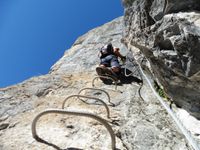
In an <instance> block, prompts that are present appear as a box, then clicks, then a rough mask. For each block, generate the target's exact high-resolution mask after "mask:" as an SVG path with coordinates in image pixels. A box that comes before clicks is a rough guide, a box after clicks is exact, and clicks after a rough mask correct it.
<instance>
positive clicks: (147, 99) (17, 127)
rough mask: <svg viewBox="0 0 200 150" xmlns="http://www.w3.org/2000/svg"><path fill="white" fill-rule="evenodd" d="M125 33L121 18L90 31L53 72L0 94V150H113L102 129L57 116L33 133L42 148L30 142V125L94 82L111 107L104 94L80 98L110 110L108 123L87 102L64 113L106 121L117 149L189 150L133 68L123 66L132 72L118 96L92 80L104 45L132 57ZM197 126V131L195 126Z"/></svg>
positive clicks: (111, 87) (88, 92)
mask: <svg viewBox="0 0 200 150" xmlns="http://www.w3.org/2000/svg"><path fill="white" fill-rule="evenodd" d="M123 29H124V26H123V17H120V18H117V19H115V20H113V21H112V22H109V23H107V24H105V25H103V26H101V27H98V28H96V29H93V30H91V31H89V32H88V33H86V34H85V35H83V36H81V37H80V38H78V39H77V41H76V42H75V43H74V45H73V46H72V47H71V48H70V49H69V50H67V51H66V52H65V54H64V56H63V57H62V58H61V59H60V60H59V61H58V62H57V63H56V64H55V65H54V66H52V68H51V70H50V72H49V74H47V75H43V76H39V77H33V78H31V79H29V80H27V81H24V82H23V83H20V84H18V85H15V86H11V87H7V88H3V89H0V104H1V105H0V110H1V111H0V141H1V142H0V149H2V150H16V149H25V150H29V149H31V150H38V149H45V150H53V149H87V150H94V149H95V150H100V149H101V150H107V149H111V139H110V135H109V133H108V132H107V130H106V128H105V127H103V126H102V124H101V123H99V122H96V121H95V120H93V119H89V118H84V117H75V116H70V115H60V114H48V115H45V116H42V117H41V118H40V119H39V120H38V123H37V125H36V130H37V134H38V136H39V137H41V138H42V139H44V140H45V141H46V144H44V143H40V142H37V141H36V140H35V139H34V138H33V137H32V132H31V131H32V130H31V124H32V122H33V119H34V118H35V116H36V115H37V114H38V113H39V112H41V111H44V110H46V109H50V108H56V109H61V108H62V105H63V102H64V100H65V99H66V98H67V97H68V96H70V95H72V94H73V95H74V94H78V93H79V91H80V90H81V89H82V88H85V87H87V88H91V87H92V82H93V84H94V86H95V88H99V89H102V90H105V91H107V92H108V93H109V95H110V98H111V99H110V101H111V102H109V99H108V96H106V94H105V93H104V92H102V91H98V90H97V91H95V90H94V91H93V90H89V89H88V90H84V91H82V92H81V93H80V94H82V95H83V94H84V95H87V96H93V97H97V98H101V99H102V100H103V101H104V102H105V103H106V104H107V105H108V108H109V110H110V118H107V117H108V114H107V111H106V110H107V109H105V107H104V106H103V105H102V104H101V103H99V102H98V101H94V100H92V99H84V101H86V102H87V103H84V102H83V101H81V100H79V99H76V98H70V99H69V100H67V101H66V103H65V105H64V109H65V110H71V111H74V110H75V111H82V112H90V113H92V114H95V115H98V116H100V117H102V118H103V119H105V120H107V122H108V123H109V124H110V126H111V127H112V129H113V130H114V133H115V138H116V148H117V149H120V150H126V149H130V150H132V149H134V150H135V149H136V150H137V149H138V150H139V149H140V150H141V149H142V150H146V149H149V150H155V149H156V150H163V149H166V150H168V149H172V150H177V149H181V150H192V148H191V145H190V144H188V142H187V140H186V138H185V137H184V136H183V134H182V133H181V132H180V130H179V129H178V128H177V127H176V125H175V123H174V121H173V120H172V119H171V117H170V116H169V115H168V113H167V112H166V111H165V109H164V108H163V107H162V106H161V104H160V103H159V102H158V101H157V99H156V97H155V95H154V94H153V93H152V91H151V90H150V87H149V85H148V84H147V83H146V81H143V87H142V89H141V87H140V84H139V83H140V82H138V81H140V79H141V78H140V77H141V76H140V75H139V72H138V66H137V65H136V64H135V63H132V62H130V63H129V64H127V67H128V69H130V70H132V71H133V70H135V71H134V72H133V74H132V75H130V76H129V77H124V80H122V84H121V85H118V86H117V90H115V86H114V85H113V84H111V85H106V84H103V83H102V82H101V81H100V80H93V78H94V77H95V67H96V66H97V65H98V63H99V59H98V57H97V52H98V50H99V48H101V47H102V46H103V45H104V44H105V43H108V42H112V43H113V45H114V46H116V47H119V48H120V49H121V52H122V54H124V55H125V54H128V56H129V58H132V57H133V55H132V53H131V52H130V51H128V50H127V48H126V47H125V46H124V45H123V44H122V43H121V39H122V33H123ZM132 50H133V49H132ZM134 51H135V52H136V49H135V50H134ZM123 67H124V66H123ZM138 91H140V92H138ZM112 104H114V106H113V105H112ZM192 125H194V124H192ZM195 125H196V126H197V127H199V124H197V123H196V124H195ZM193 129H197V130H193V132H194V134H193V136H194V137H195V138H196V139H197V140H200V137H199V135H200V131H199V130H198V129H199V128H194V126H193Z"/></svg>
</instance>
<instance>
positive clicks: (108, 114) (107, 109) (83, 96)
mask: <svg viewBox="0 0 200 150" xmlns="http://www.w3.org/2000/svg"><path fill="white" fill-rule="evenodd" d="M72 97H82V98H89V99H94V100H97V101H99V102H101V103H102V104H103V105H104V107H105V108H106V112H107V117H108V118H110V111H109V108H108V106H107V104H106V103H105V102H104V101H103V100H101V99H99V98H96V97H91V96H85V95H71V96H68V97H67V98H66V99H65V100H64V101H63V103H62V109H64V107H65V103H66V101H67V100H68V99H69V98H72Z"/></svg>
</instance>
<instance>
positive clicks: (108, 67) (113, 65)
mask: <svg viewBox="0 0 200 150" xmlns="http://www.w3.org/2000/svg"><path fill="white" fill-rule="evenodd" d="M119 50H120V49H119V48H116V47H113V46H112V44H111V43H109V44H107V45H105V46H103V47H102V48H101V49H100V52H99V55H98V56H99V58H100V65H99V66H98V67H97V68H96V72H97V74H98V75H99V76H104V75H106V74H107V75H111V76H112V77H113V79H114V80H116V81H117V80H118V76H119V74H120V73H121V67H120V64H119V60H118V57H120V59H121V60H122V62H124V61H125V59H126V57H125V56H123V55H121V54H120V52H119Z"/></svg>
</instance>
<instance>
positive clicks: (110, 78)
mask: <svg viewBox="0 0 200 150" xmlns="http://www.w3.org/2000/svg"><path fill="white" fill-rule="evenodd" d="M98 78H104V79H109V80H112V81H113V82H114V83H115V90H117V81H115V80H114V79H113V78H112V77H109V76H96V77H94V79H93V80H92V87H95V85H94V81H95V80H96V79H98Z"/></svg>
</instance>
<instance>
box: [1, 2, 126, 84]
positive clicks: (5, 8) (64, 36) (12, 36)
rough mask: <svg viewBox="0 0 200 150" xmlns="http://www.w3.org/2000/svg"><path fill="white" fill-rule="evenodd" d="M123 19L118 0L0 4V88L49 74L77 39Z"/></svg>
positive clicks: (121, 8) (120, 4)
mask: <svg viewBox="0 0 200 150" xmlns="http://www.w3.org/2000/svg"><path fill="white" fill-rule="evenodd" d="M122 15H123V7H122V3H121V0H0V87H6V86H9V85H13V84H16V83H19V82H21V81H23V80H25V79H28V78H30V77H32V76H39V75H42V74H46V73H48V71H49V69H50V67H51V66H52V65H53V64H54V63H55V62H56V61H57V60H58V59H59V58H60V57H62V55H63V54H64V51H65V50H66V49H68V48H70V47H71V45H72V44H73V43H74V41H75V40H76V39H77V38H78V37H79V36H81V35H83V34H84V33H86V32H87V31H89V30H90V29H93V28H95V27H97V26H100V25H103V24H104V23H106V22H109V21H111V20H113V19H114V18H117V17H119V16H122Z"/></svg>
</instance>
